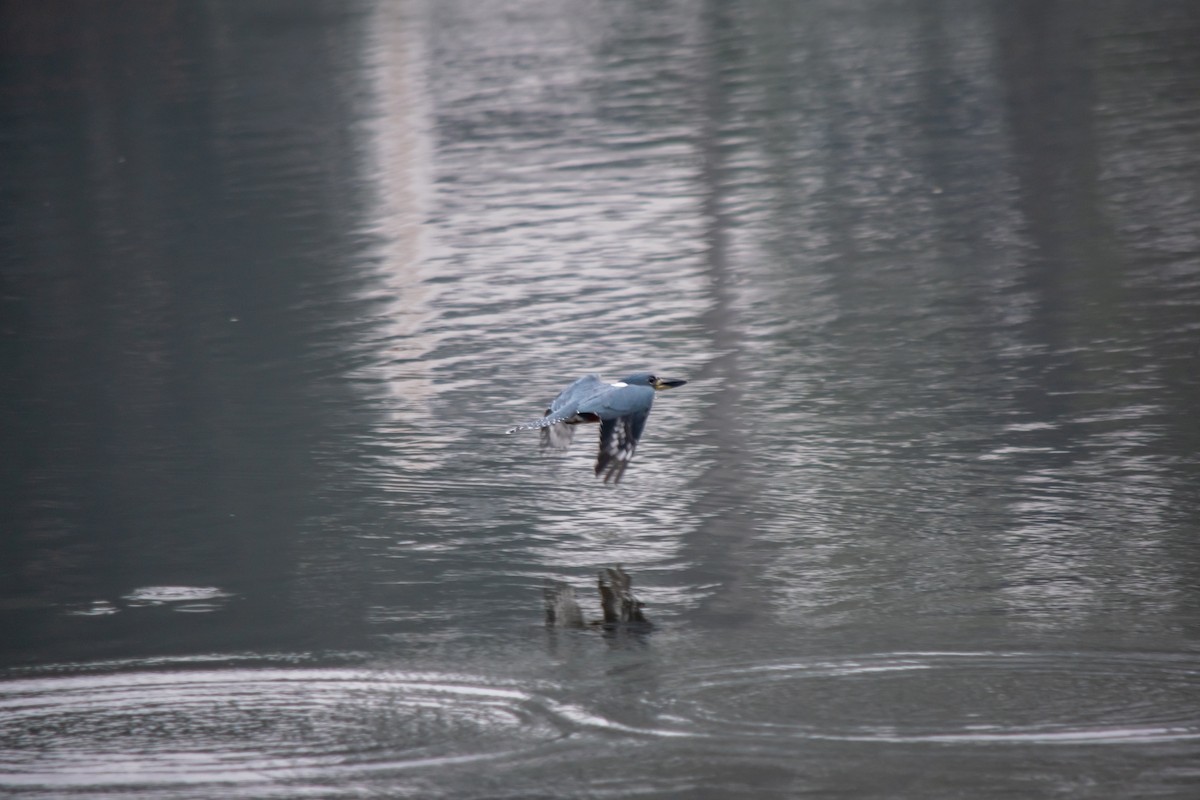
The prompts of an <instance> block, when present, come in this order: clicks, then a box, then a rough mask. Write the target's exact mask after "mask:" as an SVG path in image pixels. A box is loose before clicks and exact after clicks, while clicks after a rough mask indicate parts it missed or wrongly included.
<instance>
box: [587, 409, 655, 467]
mask: <svg viewBox="0 0 1200 800" xmlns="http://www.w3.org/2000/svg"><path fill="white" fill-rule="evenodd" d="M648 416H650V414H649V412H644V413H638V414H629V415H627V416H624V417H616V418H614V419H606V420H602V421H601V422H600V452H599V454H598V455H597V456H596V475H597V477H599V476H600V475H601V474H603V475H604V482H605V483H608V482H609V481H610V480H611V481H612V482H613V483H620V482H621V476H622V475H624V474H625V468H626V467H628V466H629V461H630V459H632V458H633V453H634V451H635V450H637V444H638V440H639V439H641V438H642V430H643V429H644V428H645V427H646V417H648Z"/></svg>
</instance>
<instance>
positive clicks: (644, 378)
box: [621, 372, 687, 392]
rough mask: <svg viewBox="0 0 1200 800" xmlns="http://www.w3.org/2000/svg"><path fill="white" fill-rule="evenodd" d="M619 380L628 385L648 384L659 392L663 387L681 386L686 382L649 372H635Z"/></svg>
mask: <svg viewBox="0 0 1200 800" xmlns="http://www.w3.org/2000/svg"><path fill="white" fill-rule="evenodd" d="M621 382H622V383H627V384H629V385H630V386H649V387H651V388H653V389H654V390H655V391H659V392H661V391H662V390H663V389H674V388H675V387H676V386H683V385H684V384H685V383H687V381H685V380H683V379H682V378H659V377H656V376H655V375H654V374H653V373H650V372H635V373H634V374H633V375H630V376H629V377H628V378H623V379H622V381H621Z"/></svg>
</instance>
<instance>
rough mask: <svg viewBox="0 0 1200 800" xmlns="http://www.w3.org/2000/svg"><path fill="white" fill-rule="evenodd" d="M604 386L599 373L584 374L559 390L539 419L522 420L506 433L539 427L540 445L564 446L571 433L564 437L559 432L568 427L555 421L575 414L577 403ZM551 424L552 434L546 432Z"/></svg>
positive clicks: (568, 441) (568, 442)
mask: <svg viewBox="0 0 1200 800" xmlns="http://www.w3.org/2000/svg"><path fill="white" fill-rule="evenodd" d="M605 386H608V384H607V383H605V382H604V381H602V380H600V376H599V375H584V376H583V377H582V378H580V379H579V380H577V381H575V382H574V383H572V384H571V385H570V386H568V387H567V388H565V389H563V390H562V391H561V392H559V393H558V397H555V398H554V399H553V400H551V401H550V407H549V408H548V409H546V415H545V416H543V417H541V418H539V419H534V420H530V421H529V422H522V423H521V424H520V425H517V426H515V427H513V428H509V429H508V430H507V431H506V433H516V432H517V431H532V430H537V429H539V428H540V429H542V431H543V433H542V445H543V446H544V447H545V446H550V447H566V446H567V445H569V444H570V443H571V435H570V434H569V433H568V434H567V435H566V436H565V437H564V436H562V435H560V434H561V431H562V429H563V428H567V429H568V430H570V429H569V427H568V426H566V425H556V423H559V422H562V421H563V420H566V419H570V418H571V417H573V416H575V413H576V412H577V411H578V409H579V404H580V403H581V402H583V401H584V400H586V399H587V398H589V397H591V396H592V395H594V394H595V393H596V392H597V391H598V390H599V388H600V387H605ZM552 425H553V426H554V427H555V428H556V429H557V430H556V431H555V433H554V434H547V433H546V430H547V428H549V427H550V426H552ZM548 437H549V439H550V440H552V442H551V443H550V444H549V445H548V444H547V438H548ZM555 439H557V440H558V442H559V443H555V442H554V441H553V440H555Z"/></svg>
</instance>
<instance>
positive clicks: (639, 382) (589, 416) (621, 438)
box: [508, 372, 687, 483]
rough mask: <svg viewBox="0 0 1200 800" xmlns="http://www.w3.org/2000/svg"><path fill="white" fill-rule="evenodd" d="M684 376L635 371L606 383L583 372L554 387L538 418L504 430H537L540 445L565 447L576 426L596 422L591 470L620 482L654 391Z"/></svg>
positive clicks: (680, 384) (639, 434)
mask: <svg viewBox="0 0 1200 800" xmlns="http://www.w3.org/2000/svg"><path fill="white" fill-rule="evenodd" d="M685 383H687V381H684V380H679V379H677V378H656V377H654V376H653V375H651V374H650V373H648V372H639V373H635V374H633V375H630V376H629V377H627V378H625V379H624V380H621V381H617V382H616V383H605V382H604V381H602V380H601V379H600V376H599V375H585V376H584V377H582V378H580V379H579V380H577V381H575V382H574V383H572V384H571V385H570V386H568V387H567V388H566V389H563V390H562V391H561V392H559V394H558V397H555V398H554V399H553V400H552V401H551V402H550V407H549V408H547V409H546V414H545V416H543V417H542V418H541V419H537V420H533V421H531V422H526V423H524V424H521V425H518V426H516V427H515V428H512V429H510V430H509V431H508V432H509V433H514V432H516V431H524V430H534V429H538V430H541V432H542V447H543V448H553V449H559V450H561V449H564V448H566V447H567V446H568V445H570V444H571V439H572V438H573V437H574V433H575V429H574V426H575V425H579V424H582V423H588V422H598V423H600V453H599V455H598V456H597V457H596V475H597V476H599V475H601V474H603V475H604V482H605V483H608V482H609V481H610V480H611V481H612V482H613V483H619V482H620V480H621V476H622V475H623V474H624V473H625V468H626V467H627V466H628V465H629V460H630V459H631V458H633V452H634V450H636V449H637V443H638V440H639V439H640V438H641V436H642V431H643V430H644V429H645V427H646V418H647V417H648V416H650V408H651V406H653V405H654V393H655V392H656V391H661V390H663V389H670V388H673V387H675V386H682V385H683V384H685Z"/></svg>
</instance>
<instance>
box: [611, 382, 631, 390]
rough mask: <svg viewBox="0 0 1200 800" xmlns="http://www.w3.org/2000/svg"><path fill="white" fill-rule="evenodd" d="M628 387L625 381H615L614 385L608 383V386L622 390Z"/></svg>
mask: <svg viewBox="0 0 1200 800" xmlns="http://www.w3.org/2000/svg"><path fill="white" fill-rule="evenodd" d="M628 385H629V384H628V383H626V382H625V381H617V382H616V383H610V384H609V386H615V387H616V388H618V389H624V388H625V387H626V386H628Z"/></svg>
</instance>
